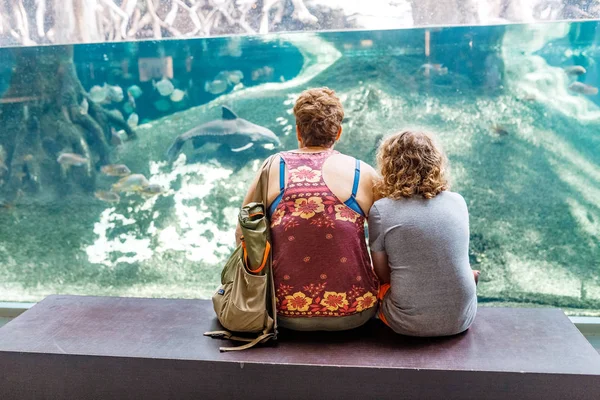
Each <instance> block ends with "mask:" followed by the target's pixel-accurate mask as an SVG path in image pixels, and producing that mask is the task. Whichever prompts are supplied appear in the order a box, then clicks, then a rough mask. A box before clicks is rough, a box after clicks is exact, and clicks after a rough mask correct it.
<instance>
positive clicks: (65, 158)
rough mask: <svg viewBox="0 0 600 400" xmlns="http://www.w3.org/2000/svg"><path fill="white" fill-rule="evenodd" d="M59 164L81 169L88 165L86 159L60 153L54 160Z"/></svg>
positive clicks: (76, 155)
mask: <svg viewBox="0 0 600 400" xmlns="http://www.w3.org/2000/svg"><path fill="white" fill-rule="evenodd" d="M56 161H58V163H59V164H61V165H66V166H75V167H81V166H84V165H86V164H87V163H88V161H89V160H88V159H87V158H85V157H83V156H81V155H79V154H75V153H62V154H61V155H59V156H58V158H57V159H56Z"/></svg>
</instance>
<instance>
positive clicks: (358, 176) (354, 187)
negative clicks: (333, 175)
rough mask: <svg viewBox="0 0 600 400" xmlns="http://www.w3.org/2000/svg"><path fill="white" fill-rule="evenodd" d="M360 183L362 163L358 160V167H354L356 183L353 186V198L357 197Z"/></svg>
mask: <svg viewBox="0 0 600 400" xmlns="http://www.w3.org/2000/svg"><path fill="white" fill-rule="evenodd" d="M358 182H360V161H359V160H358V159H356V165H355V167H354V183H353V184H352V197H356V193H358Z"/></svg>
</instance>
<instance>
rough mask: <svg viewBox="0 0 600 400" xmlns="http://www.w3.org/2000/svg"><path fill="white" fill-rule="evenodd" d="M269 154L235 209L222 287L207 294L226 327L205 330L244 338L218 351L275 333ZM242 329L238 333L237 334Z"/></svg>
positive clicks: (254, 342) (219, 335) (224, 336)
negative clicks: (234, 237) (238, 232)
mask: <svg viewBox="0 0 600 400" xmlns="http://www.w3.org/2000/svg"><path fill="white" fill-rule="evenodd" d="M272 162H273V157H270V158H269V159H268V160H267V162H266V163H265V164H264V165H263V168H262V171H261V176H260V179H259V181H258V184H257V186H256V190H255V195H254V198H253V202H251V203H249V204H246V205H244V206H243V207H242V208H241V209H240V213H239V216H238V220H239V223H240V226H241V228H242V242H241V243H240V244H239V245H238V246H237V248H236V249H235V251H234V252H233V254H232V255H231V256H230V257H229V260H227V263H226V264H225V267H224V268H223V272H222V273H221V286H220V287H219V288H218V289H217V291H216V293H215V294H214V295H213V297H212V301H213V306H214V309H215V312H216V314H217V318H218V319H219V322H220V323H221V325H222V326H223V328H225V329H226V330H222V331H212V332H206V333H204V335H205V336H210V337H213V338H221V339H229V340H235V341H241V342H247V343H246V344H244V345H242V346H237V347H220V348H219V349H220V350H221V351H231V350H245V349H248V348H250V347H253V346H255V345H257V344H258V343H264V342H267V341H268V340H275V339H276V338H277V309H276V305H275V295H274V292H275V284H274V283H273V271H272V254H271V232H270V223H269V220H268V218H267V193H268V186H269V184H268V183H269V170H270V167H271V164H272ZM240 334H242V335H240Z"/></svg>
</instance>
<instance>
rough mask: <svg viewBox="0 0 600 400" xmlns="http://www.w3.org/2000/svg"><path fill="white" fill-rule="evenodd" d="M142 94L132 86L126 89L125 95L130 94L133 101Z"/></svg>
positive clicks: (138, 88) (136, 87) (136, 86)
mask: <svg viewBox="0 0 600 400" xmlns="http://www.w3.org/2000/svg"><path fill="white" fill-rule="evenodd" d="M143 93H144V92H143V91H142V89H141V88H140V87H139V86H138V85H132V86H129V87H128V88H127V94H130V95H131V96H132V97H133V98H134V99H137V98H139V97H140V96H141V95H142V94H143Z"/></svg>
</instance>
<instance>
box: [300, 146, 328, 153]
mask: <svg viewBox="0 0 600 400" xmlns="http://www.w3.org/2000/svg"><path fill="white" fill-rule="evenodd" d="M332 148H333V147H323V146H302V145H300V146H299V147H298V150H296V151H297V152H298V153H322V152H324V151H329V150H331V149H332Z"/></svg>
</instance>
